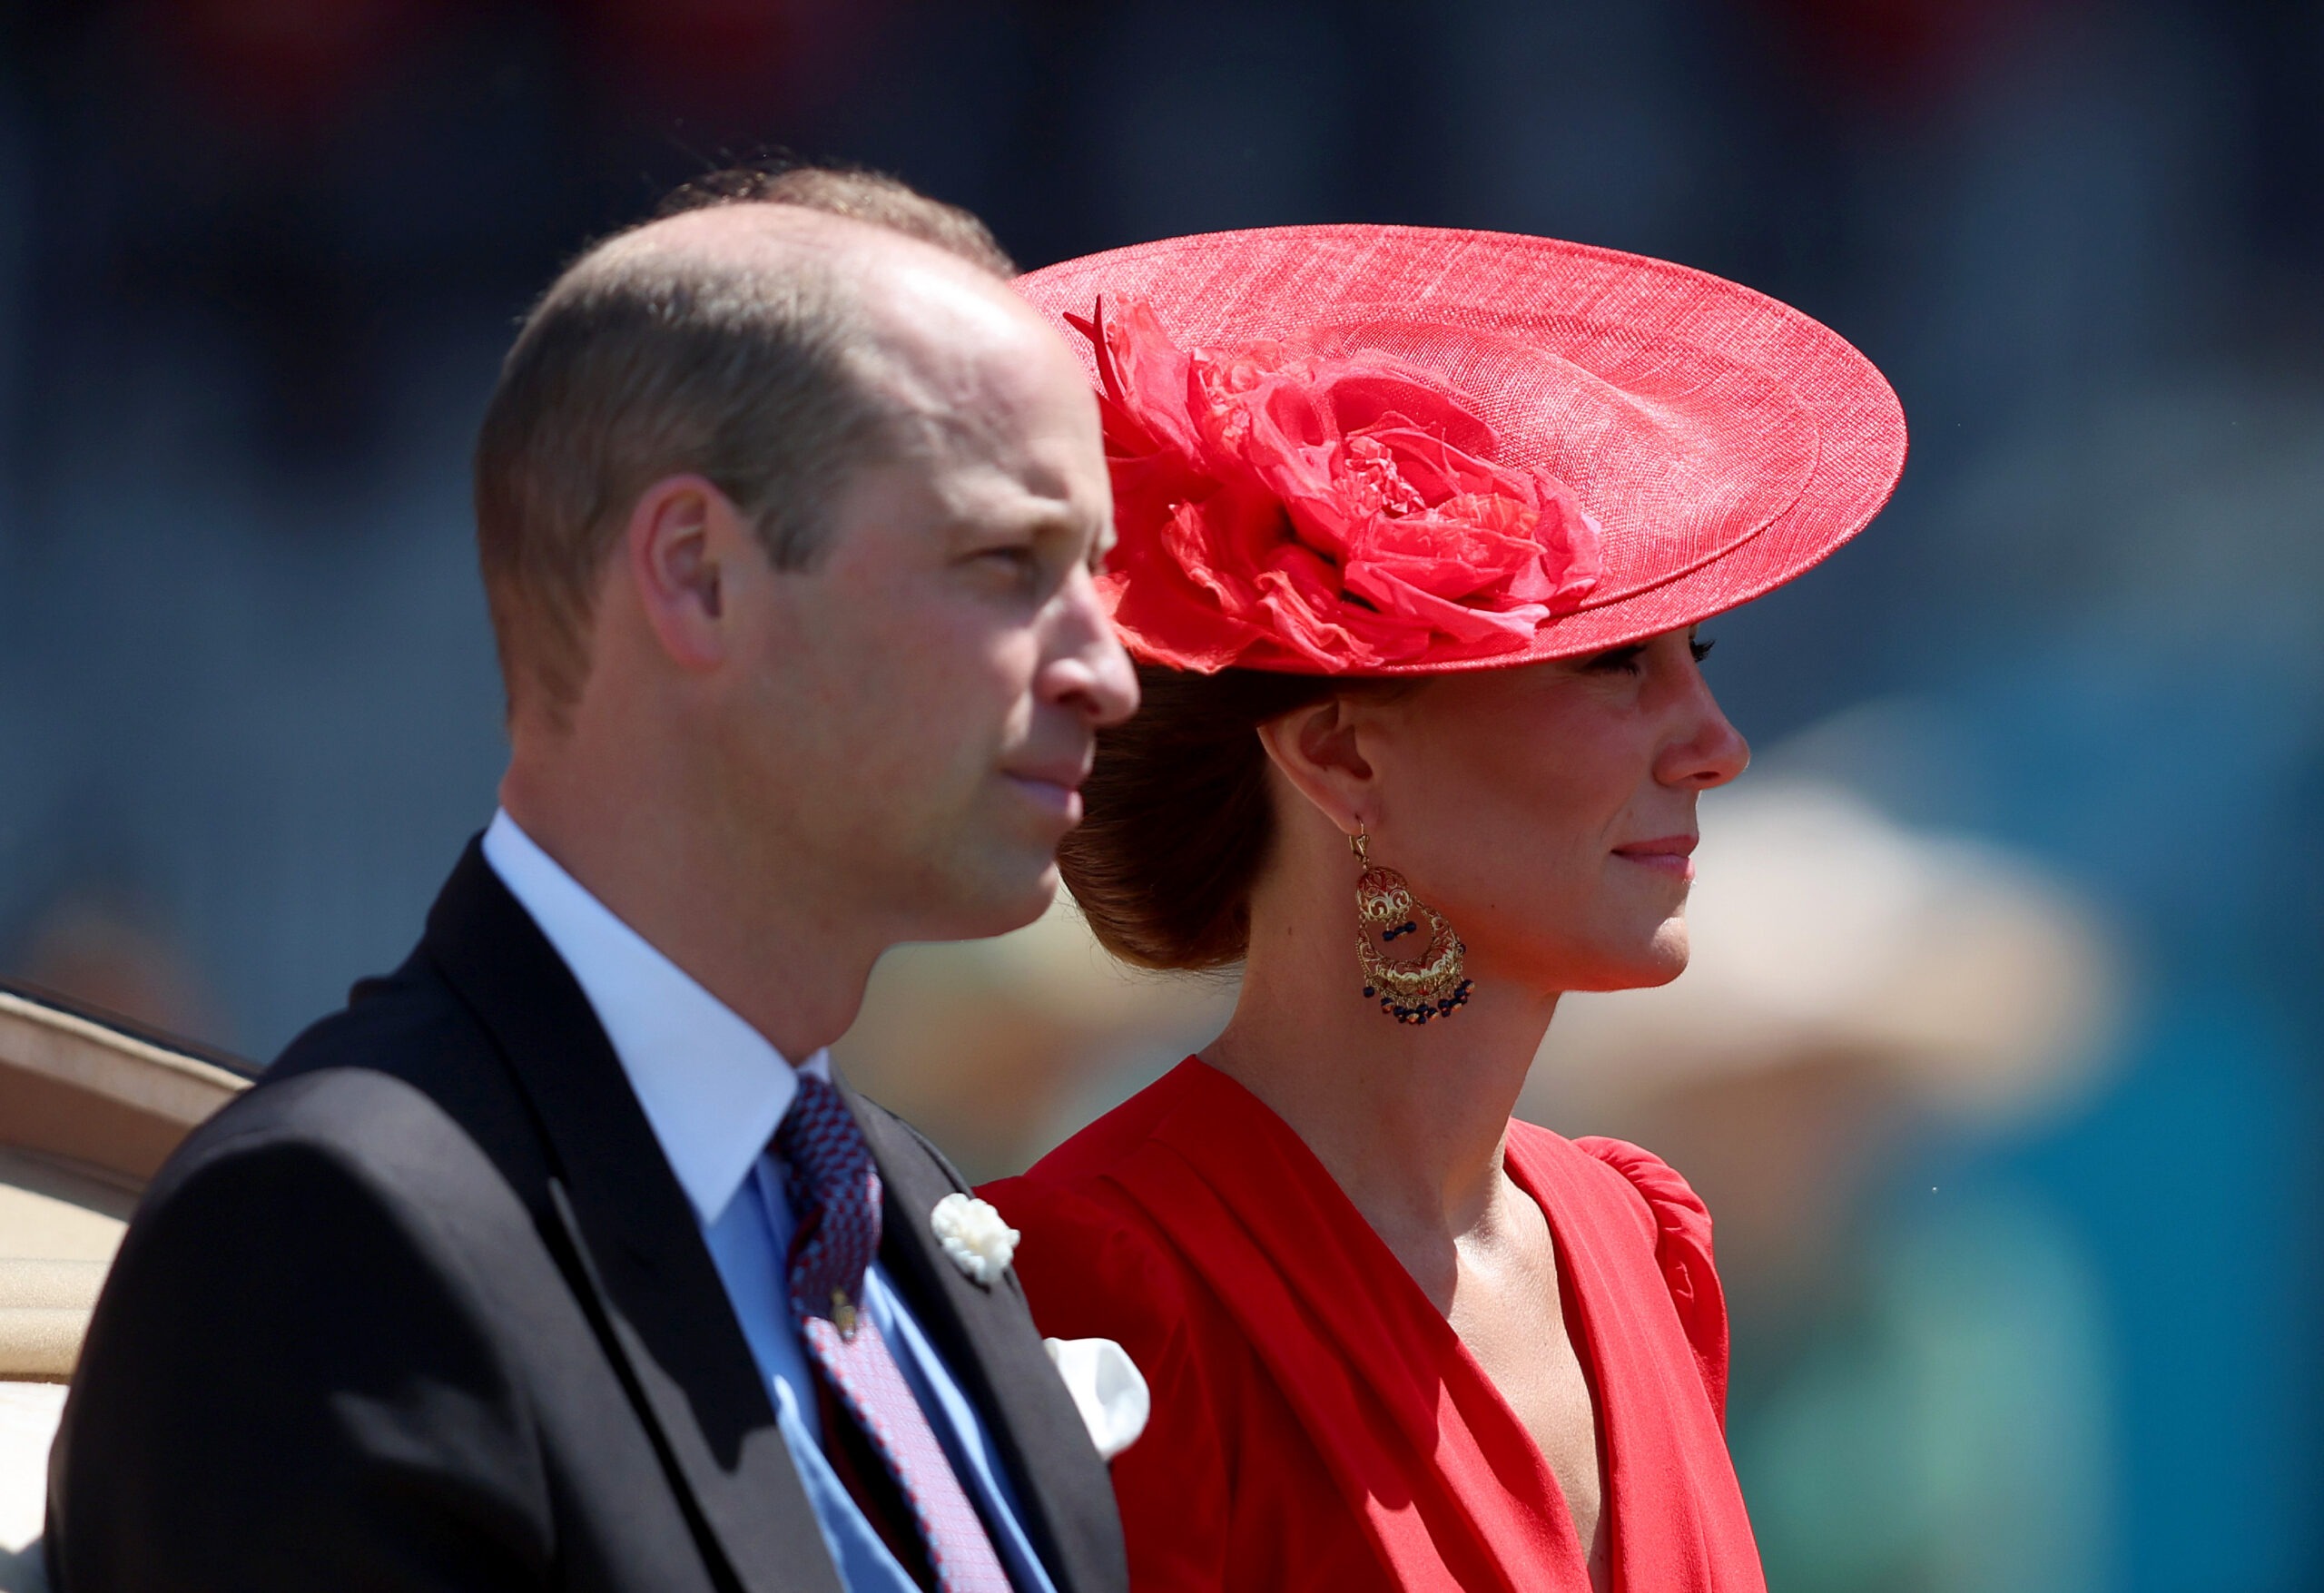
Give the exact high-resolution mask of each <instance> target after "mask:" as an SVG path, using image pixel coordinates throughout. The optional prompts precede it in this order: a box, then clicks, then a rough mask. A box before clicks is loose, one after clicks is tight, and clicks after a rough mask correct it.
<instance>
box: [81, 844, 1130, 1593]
mask: <svg viewBox="0 0 2324 1593" xmlns="http://www.w3.org/2000/svg"><path fill="white" fill-rule="evenodd" d="M850 1101H851V1105H852V1106H854V1108H855V1111H856V1116H857V1117H858V1118H859V1120H860V1121H861V1122H862V1125H863V1130H864V1133H865V1134H866V1135H867V1136H869V1137H870V1139H871V1142H872V1152H873V1154H874V1155H876V1156H877V1158H878V1160H879V1165H880V1172H881V1176H882V1177H883V1178H884V1179H885V1180H886V1183H887V1209H886V1234H885V1238H884V1239H883V1241H882V1244H881V1260H882V1261H883V1263H884V1264H886V1266H887V1268H888V1270H889V1275H890V1277H891V1279H892V1280H893V1282H894V1283H895V1284H896V1286H897V1288H898V1289H899V1290H900V1291H901V1293H902V1294H903V1295H904V1297H905V1298H906V1299H907V1300H908V1301H909V1302H910V1303H911V1308H912V1310H913V1312H914V1313H916V1314H917V1315H918V1317H919V1319H920V1321H921V1323H922V1325H923V1326H924V1327H925V1328H926V1329H927V1331H928V1332H929V1335H930V1337H931V1339H932V1340H933V1341H934V1342H935V1343H936V1344H937V1346H938V1347H939V1348H940V1350H941V1352H943V1354H944V1357H945V1359H946V1361H947V1362H948V1363H949V1364H950V1367H951V1368H952V1371H953V1372H954V1373H955V1375H956V1376H957V1377H958V1379H959V1381H960V1384H961V1386H962V1388H963V1389H964V1391H967V1393H968V1394H969V1395H970V1398H971V1399H973V1400H974V1401H976V1402H977V1405H978V1408H979V1409H980V1411H981V1412H982V1413H983V1416H984V1419H985V1421H986V1422H987V1423H988V1424H989V1426H990V1430H991V1431H992V1434H993V1437H994V1440H995V1441H996V1443H997V1445H998V1447H999V1449H1000V1452H1001V1453H1002V1455H1003V1456H1004V1458H1005V1460H1006V1463H1007V1466H1008V1470H1009V1477H1010V1480H1011V1481H1012V1483H1013V1484H1014V1486H1015V1489H1016V1491H1017V1497H1018V1500H1019V1503H1020V1505H1021V1507H1022V1510H1023V1516H1024V1523H1025V1526H1026V1529H1027V1530H1028V1532H1029V1535H1030V1537H1031V1539H1032V1541H1033V1545H1034V1548H1035V1549H1036V1550H1037V1551H1038V1552H1039V1555H1040V1557H1041V1559H1042V1561H1043V1562H1044V1563H1045V1564H1046V1565H1047V1566H1048V1567H1049V1571H1050V1575H1051V1576H1052V1578H1054V1579H1055V1580H1056V1582H1057V1585H1058V1587H1059V1593H1107V1590H1114V1589H1120V1588H1125V1587H1126V1585H1127V1572H1126V1570H1125V1568H1124V1561H1123V1554H1122V1544H1121V1531H1120V1527H1119V1524H1118V1520H1117V1519H1116V1516H1115V1513H1114V1502H1113V1492H1112V1489H1111V1487H1110V1485H1109V1482H1108V1476H1107V1471H1106V1468H1105V1465H1104V1463H1103V1462H1102V1461H1100V1460H1098V1454H1097V1451H1096V1450H1095V1449H1094V1448H1092V1447H1091V1444H1090V1441H1089V1439H1088V1434H1087V1431H1085V1429H1084V1428H1083V1426H1082V1423H1081V1421H1080V1418H1079V1417H1078V1414H1077V1413H1076V1412H1075V1410H1074V1407H1073V1404H1072V1401H1071V1400H1070V1399H1069V1398H1068V1395H1067V1393H1066V1391H1065V1389H1064V1386H1063V1384H1062V1383H1061V1382H1059V1379H1058V1376H1057V1374H1056V1372H1054V1371H1053V1370H1052V1369H1051V1368H1050V1365H1049V1359H1048V1357H1047V1355H1046V1354H1045V1353H1044V1352H1043V1350H1042V1348H1041V1341H1040V1337H1039V1333H1038V1332H1036V1331H1035V1329H1034V1327H1033V1323H1032V1318H1031V1317H1030V1316H1029V1314H1028V1313H1027V1311H1026V1308H1025V1302H1024V1297H1023V1295H1022V1293H1020V1292H1019V1288H1018V1285H1017V1281H1016V1279H1015V1277H1014V1276H1013V1275H1011V1276H1009V1277H1006V1278H1004V1279H1003V1280H1002V1281H1001V1282H1000V1283H997V1284H996V1285H994V1286H993V1287H992V1288H990V1289H985V1288H981V1287H980V1286H978V1285H977V1284H975V1283H971V1282H970V1281H969V1279H967V1278H966V1277H964V1276H963V1275H962V1274H961V1273H960V1270H959V1269H958V1268H957V1267H955V1266H954V1265H952V1264H951V1263H950V1262H949V1261H948V1260H946V1259H945V1257H944V1255H943V1254H942V1252H941V1251H940V1249H939V1248H938V1246H937V1244H936V1242H935V1239H934V1236H933V1235H932V1234H931V1232H930V1229H929V1222H928V1214H929V1212H930V1210H931V1207H932V1206H933V1205H935V1203H936V1202H937V1201H938V1200H939V1199H940V1198H941V1197H942V1196H944V1195H947V1194H950V1192H952V1191H953V1190H956V1189H964V1188H966V1187H967V1185H964V1184H963V1183H962V1182H961V1180H960V1175H959V1174H958V1173H956V1172H954V1171H953V1170H952V1168H951V1167H950V1165H949V1164H947V1163H946V1162H945V1160H944V1159H943V1157H942V1156H940V1155H938V1154H937V1152H936V1151H935V1150H934V1148H933V1147H931V1146H930V1145H929V1144H928V1143H927V1142H926V1141H925V1140H923V1139H921V1137H920V1136H918V1135H916V1134H915V1133H913V1132H912V1130H911V1129H910V1128H909V1127H907V1126H905V1125H904V1124H903V1123H902V1122H901V1121H900V1120H898V1119H897V1118H895V1117H893V1116H890V1115H889V1114H888V1113H886V1112H884V1111H882V1110H881V1109H880V1108H879V1107H877V1106H871V1105H870V1104H868V1103H865V1102H863V1101H862V1100H860V1099H858V1098H856V1097H853V1096H851V1097H850ZM47 1542H48V1552H49V1556H50V1568H51V1576H52V1578H53V1579H54V1583H55V1586H56V1587H57V1588H58V1589H59V1593H116V1590H118V1593H128V1590H133V1589H134V1590H138V1593H144V1590H149V1589H163V1588H170V1589H177V1588H186V1589H192V1588H203V1589H219V1590H222V1593H224V1590H231V1593H265V1590H271V1589H292V1588H298V1589H314V1590H317V1593H357V1590H361V1589H381V1590H388V1589H395V1590H399V1593H400V1590H403V1589H414V1588H441V1589H454V1588H477V1589H484V1588H491V1589H496V1590H499V1589H514V1588H574V1589H592V1590H596V1589H604V1590H606V1593H615V1590H627V1589H636V1590H638V1593H647V1590H650V1593H692V1590H694V1589H705V1590H707V1589H722V1590H728V1593H733V1590H748V1593H811V1590H812V1593H837V1589H838V1588H839V1579H838V1574H837V1572H836V1571H835V1570H834V1569H833V1568H832V1565H831V1562H830V1559H829V1558H828V1556H827V1554H826V1552H825V1550H824V1548H823V1543H822V1536H821V1533H820V1531H819V1529H818V1528H817V1526H816V1524H815V1519H814V1515H813V1513H812V1509H810V1507H809V1505H808V1503H807V1499H806V1495H805V1492H804V1490H803V1489H802V1487H801V1484H800V1481H799V1478H798V1474H797V1472H796V1471H795V1470H794V1469H793V1465H792V1462H791V1457H790V1451H789V1450H787V1449H786V1448H785V1447H784V1445H783V1438H782V1435H781V1433H780V1432H779V1431H777V1430H776V1427H775V1421H774V1412H773V1404H772V1401H771V1400H770V1398H769V1396H768V1392H767V1390H766V1386H765V1384H764V1382H763V1380H762V1379H761V1377H760V1374H759V1372H758V1368H757V1366H756V1364H755V1363H754V1362H753V1360H752V1358H751V1352H750V1349H749V1347H748V1345H747V1344H746V1343H745V1342H744V1341H743V1334H742V1330H741V1328H740V1327H739V1326H738V1325H737V1324H736V1323H735V1320H734V1313H733V1310H732V1308H731V1307H730V1306H729V1305H728V1303H727V1300H726V1295H725V1291H724V1287H723V1286H722V1285H721V1283H720V1282H719V1278H718V1274H717V1272H716V1270H715V1269H714V1266H713V1264H712V1263H711V1259H710V1254H709V1251H708V1250H707V1249H706V1248H705V1247H704V1244H703V1241H702V1237H701V1234H700V1231H699V1229H698V1228H697V1226H696V1224H695V1221H694V1213H693V1210H692V1208H691V1207H690V1206H688V1205H687V1204H686V1200H685V1196H684V1194H683V1193H682V1192H681V1191H680V1189H679V1187H678V1185H677V1181H676V1179H675V1177H674V1176H673V1175H672V1174H671V1172H670V1169H669V1165H668V1164H667V1163H666V1162H665V1160H664V1159H663V1156H662V1153H661V1149H660V1147H659V1146H657V1145H656V1144H655V1140H654V1137H653V1134H652V1131H651V1129H650V1128H649V1127H648V1126H647V1125H646V1122H645V1116H644V1114H643V1113H642V1112H641V1111H640V1110H639V1108H638V1106H637V1103H636V1099H635V1096H633V1095H632V1094H631V1093H630V1089H629V1085H628V1081H627V1080H626V1078H625V1077H624V1075H623V1073H622V1071H621V1066H620V1063H619V1062H618V1061H617V1060H616V1059H615V1056H614V1052H613V1048H612V1047H611V1045H610V1044H609V1043H608V1042H607V1041H606V1037H605V1034H604V1031H603V1030H602V1029H600V1028H599V1027H598V1025H597V1023H596V1018H595V1016H594V1015H593V1014H592V1013H591V1011H590V1009H589V1006H588V1003H587V1001H586V998H584V997H583V995H582V993H581V990H580V988H579V986H577V985H576V983H575V982H574V980H573V978H572V976H571V974H570V973H568V972H567V971H566V968H565V965H564V963H563V962H562V961H560V960H559V959H558V958H557V956H556V952H555V951H554V950H553V949H551V948H550V946H549V944H548V942H547V939H544V938H543V937H542V935H541V934H540V932H539V930H538V929H536V928H535V927H534V925H533V922H532V919H530V917H528V916H527V914H526V912H525V910H523V909H522V908H521V907H519V906H518V905H517V901H516V900H515V899H514V898H513V897H511V896H510V895H509V894H508V892H507V890H506V889H505V888H504V887H503V886H502V885H501V883H500V881H499V879H498V877H497V876H496V875H495V874H494V873H493V872H492V870H490V868H489V867H488V866H487V864H486V863H485V861H484V860H483V856H482V853H481V851H479V849H478V847H477V846H475V845H473V844H472V845H470V847H469V848H468V853H467V855H466V856H465V857H464V858H462V860H461V861H460V864H459V867H458V869H457V870H455V871H454V872H453V875H452V878H451V880H450V881H449V882H448V884H447V885H446V886H445V888H444V890H443V894H442V895H441V896H440V897H439V898H438V900H437V903H436V907H435V910H433V911H432V912H431V913H430V914H429V916H428V929H427V933H426V935H425V937H424V938H423V939H421V941H420V944H419V949H418V950H417V951H416V952H414V953H413V955H412V957H411V959H409V961H408V962H406V963H405V964H404V966H403V967H402V968H401V969H398V970H397V971H396V972H395V973H394V974H393V975H391V976H389V978H384V979H379V980H373V981H369V982H367V983H366V984H364V985H361V986H359V987H357V989H356V992H355V995H354V998H352V1000H351V1001H350V1005H349V1007H348V1008H347V1010H346V1011H344V1012H341V1013H339V1014H337V1015H335V1016H333V1017H331V1018H327V1019H325V1020H324V1021H323V1022H321V1023H320V1024H318V1025H317V1026H316V1027H315V1028H311V1029H310V1030H309V1031H308V1032H307V1033H306V1034H305V1035H303V1036H301V1037H300V1038H299V1039H298V1040H297V1041H295V1042H294V1043H293V1044H292V1045H291V1048H290V1050H289V1051H287V1052H286V1053H284V1055H283V1057H282V1058H281V1060H280V1061H279V1062H278V1063H277V1064H276V1065H275V1066H274V1067H273V1068H272V1069H271V1070H270V1071H269V1073H268V1075H267V1077H266V1078H265V1079H264V1081H263V1082H261V1084H260V1085H258V1086H257V1087H255V1088H253V1089H252V1090H251V1091H250V1093H249V1094H248V1095H247V1096H243V1097H242V1098H241V1099H240V1100H238V1101H237V1102H235V1103H234V1104H233V1105H232V1106H229V1107H228V1108H227V1109H226V1110H225V1111H223V1112H222V1113H220V1114H219V1115H218V1116H216V1117H215V1118H213V1119H212V1121H211V1122H209V1123H208V1124H206V1125H204V1126H202V1128H201V1129H200V1130H199V1131H198V1132H196V1133H195V1135H194V1136H192V1138H191V1139H190V1140H189V1141H187V1143H186V1144H185V1146H183V1147H182V1149H181V1150H180V1151H179V1152H178V1154H177V1155H176V1156H174V1157H173V1158H172V1161H171V1162H170V1164H169V1165H168V1166H167V1167H165V1168H164V1169H163V1170H162V1174H161V1176H160V1177H159V1178H158V1179H157V1180H156V1181H155V1183H154V1185H153V1188H152V1190H151V1191H150V1192H149V1193H148V1195H146V1197H145V1202H144V1204H143V1206H142V1207H141V1208H140V1210H139V1211H138V1214H137V1217H136V1220H135V1221H134V1222H133V1223H132V1224H131V1225H130V1230H129V1234H128V1236H127V1239H126V1241H125V1242H124V1243H123V1245H122V1249H121V1254H120V1258H119V1260H118V1261H117V1262H116V1264H115V1265H114V1267H113V1275H112V1277H111V1279H110V1280H109V1281H108V1283H107V1284H106V1288H105V1292H104V1295H103V1299H102V1300H100V1302H99V1303H98V1305H97V1308H96V1313H95V1315H94V1319H93V1321H92V1323H91V1324H90V1331H89V1337H88V1341H87V1344H86V1348H85V1349H84V1353H83V1358H82V1362H81V1367H80V1372H79V1374H78V1377H77V1379H76V1382H75V1383H74V1390H73V1393H72V1397H71V1399H70V1401H69V1402H68V1403H67V1405H66V1408H65V1412H64V1424H63V1427H62V1428H61V1429H60V1431H59V1432H58V1436H57V1441H56V1447H55V1450H54V1454H53V1456H52V1459H51V1462H50V1481H49V1533H48V1539H47Z"/></svg>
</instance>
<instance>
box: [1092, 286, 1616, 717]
mask: <svg viewBox="0 0 2324 1593" xmlns="http://www.w3.org/2000/svg"><path fill="white" fill-rule="evenodd" d="M1068 319H1073V318H1068ZM1073 324H1074V325H1075V326H1076V327H1077V328H1078V329H1080V330H1081V331H1082V332H1083V333H1085V334H1086V335H1087V336H1088V338H1089V339H1090V340H1091V342H1092V343H1094V344H1095V345H1096V347H1097V360H1098V379H1099V385H1100V393H1099V405H1100V408H1101V410H1102V412H1103V415H1104V418H1105V430H1106V445H1107V453H1108V462H1109V464H1110V466H1111V468H1112V475H1113V486H1114V509H1115V521H1116V526H1117V528H1118V534H1119V540H1118V545H1117V547H1116V550H1115V553H1114V555H1113V556H1112V558H1111V560H1110V561H1109V562H1108V569H1107V573H1106V575H1105V576H1104V577H1103V587H1104V590H1105V591H1106V594H1107V595H1108V600H1109V601H1110V602H1111V603H1112V605H1113V611H1114V622H1115V624H1116V625H1117V626H1118V628H1119V629H1120V631H1121V632H1122V633H1123V634H1124V636H1125V637H1126V638H1127V640H1128V643H1129V644H1130V647H1131V650H1132V651H1133V652H1135V653H1137V654H1138V655H1139V656H1140V657H1143V658H1146V659H1148V660H1151V661H1153V662H1156V663H1159V664H1167V665H1169V666H1171V667H1172V668H1177V669H1189V670H1196V671H1200V672H1202V673H1205V674H1208V673H1211V672H1214V671H1216V670H1220V669H1224V668H1226V667H1228V666H1230V665H1244V666H1248V667H1253V668H1260V669H1282V670H1290V671H1295V672H1298V673H1302V674H1344V673H1349V672H1360V671H1364V670H1371V669H1377V668H1380V667H1382V666H1384V665H1393V664H1403V663H1407V662H1410V661H1413V660H1415V659H1418V658H1421V657H1423V655H1425V656H1427V657H1429V658H1430V659H1432V660H1443V659H1447V658H1460V657H1473V658H1484V657H1491V656H1493V655H1495V654H1504V653H1513V652H1518V651H1521V650H1522V649H1524V648H1525V647H1527V646H1528V645H1530V644H1531V642H1532V641H1533V638H1534V635H1535V633H1536V632H1537V631H1538V630H1539V629H1540V628H1541V625H1542V624H1544V623H1545V622H1547V621H1548V620H1550V619H1551V618H1552V617H1554V616H1556V615H1561V614H1565V613H1569V612H1571V610H1573V609H1574V608H1575V607H1577V606H1579V605H1580V604H1581V601H1582V599H1583V598H1585V597H1586V596H1588V595H1589V594H1590V590H1591V589H1592V588H1593V587H1594V586H1595V585H1597V583H1598V579H1599V575H1600V560H1599V527H1598V523H1597V522H1596V521H1595V520H1594V519H1592V518H1591V517H1590V515H1589V513H1588V512H1587V511H1585V510H1584V509H1583V508H1582V506H1581V503H1580V502H1579V501H1578V500H1577V499H1576V498H1575V497H1574V495H1573V493H1572V492H1571V489H1569V488H1568V487H1566V486H1565V485H1564V484H1563V483H1562V482H1560V481H1558V480H1556V479H1555V478H1553V477H1549V476H1546V475H1543V474H1542V473H1541V472H1540V471H1537V470H1527V469H1520V468H1515V467H1511V466H1507V465H1503V464H1501V463H1498V462H1497V461H1496V457H1495V455H1496V453H1497V451H1498V439H1497V438H1496V437H1495V436H1494V433H1493V430H1492V427H1491V426H1489V425H1487V424H1486V422H1485V421H1484V420H1483V419H1482V418H1480V417H1479V416H1478V415H1477V414H1476V413H1475V412H1474V410H1473V409H1472V408H1470V407H1469V405H1468V404H1467V403H1465V402H1464V401H1463V400H1462V398H1461V396H1460V395H1459V394H1457V393H1455V392H1453V391H1452V389H1450V388H1447V387H1446V386H1444V384H1443V383H1442V382H1441V381H1439V380H1437V379H1434V378H1433V377H1431V376H1429V375H1427V374H1426V373H1424V372H1422V371H1419V370H1415V369H1412V368H1410V367H1407V366H1404V365H1401V364H1397V363H1395V362H1393V361H1391V360H1388V359H1382V358H1376V357H1375V358H1369V359H1367V358H1364V357H1362V356H1322V355H1301V354H1297V353H1295V352H1294V351H1293V350H1291V349H1287V348H1286V347H1285V346H1284V345H1282V344H1278V343H1254V344H1250V345H1247V346H1246V347H1243V348H1239V349H1191V350H1188V349H1180V348H1178V347H1177V345H1176V344H1175V343H1173V342H1172V341H1171V339H1170V337H1169V334H1168V333H1167V331H1165V330H1164V329H1163V327H1162V323H1161V321H1160V320H1159V319H1158V318H1157V316H1156V315H1155V313H1154V311H1153V310H1152V309H1151V308H1150V307H1149V306H1148V305H1147V304H1146V303H1145V302H1143V301H1142V300H1135V299H1133V300H1123V301H1120V302H1118V303H1117V304H1115V305H1113V306H1111V307H1108V305H1106V304H1105V303H1104V302H1102V301H1101V302H1100V303H1099V304H1098V310H1097V313H1096V315H1095V317H1094V318H1093V319H1092V320H1086V321H1085V320H1078V319H1073ZM1165 637H1167V641H1165V640H1163V638H1165Z"/></svg>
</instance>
